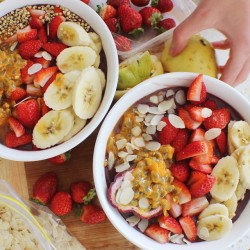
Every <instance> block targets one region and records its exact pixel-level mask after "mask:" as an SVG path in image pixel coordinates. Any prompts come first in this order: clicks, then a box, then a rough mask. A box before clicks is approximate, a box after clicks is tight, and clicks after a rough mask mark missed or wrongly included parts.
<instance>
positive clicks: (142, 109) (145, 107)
mask: <svg viewBox="0 0 250 250" xmlns="http://www.w3.org/2000/svg"><path fill="white" fill-rule="evenodd" d="M137 110H138V111H139V112H140V113H141V114H146V113H147V112H148V110H149V106H148V105H147V104H139V105H138V106H137Z"/></svg>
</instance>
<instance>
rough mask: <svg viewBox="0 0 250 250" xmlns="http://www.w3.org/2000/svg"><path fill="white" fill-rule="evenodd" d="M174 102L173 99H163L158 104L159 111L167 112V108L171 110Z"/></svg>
mask: <svg viewBox="0 0 250 250" xmlns="http://www.w3.org/2000/svg"><path fill="white" fill-rule="evenodd" d="M172 104H173V101H172V99H169V100H165V101H162V102H161V103H159V105H158V110H159V112H166V111H167V110H169V109H170V108H171V107H172Z"/></svg>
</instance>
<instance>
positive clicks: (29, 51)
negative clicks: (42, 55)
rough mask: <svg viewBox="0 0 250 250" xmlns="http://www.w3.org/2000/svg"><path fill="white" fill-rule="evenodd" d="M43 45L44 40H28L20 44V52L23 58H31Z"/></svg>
mask: <svg viewBox="0 0 250 250" xmlns="http://www.w3.org/2000/svg"><path fill="white" fill-rule="evenodd" d="M41 47H42V42H41V41H40V40H30V41H26V42H23V43H21V44H20V45H19V54H20V55H21V57H22V58H23V59H29V58H31V57H33V56H34V55H35V54H36V53H37V52H38V51H39V49H40V48H41Z"/></svg>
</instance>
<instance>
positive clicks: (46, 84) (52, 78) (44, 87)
mask: <svg viewBox="0 0 250 250" xmlns="http://www.w3.org/2000/svg"><path fill="white" fill-rule="evenodd" d="M57 74H58V72H56V73H54V74H53V75H52V76H51V77H50V79H49V80H48V81H47V82H46V83H45V85H44V86H43V87H41V89H42V92H43V93H44V92H45V91H46V89H47V88H48V87H49V85H50V84H51V83H52V82H54V81H55V79H56V75H57Z"/></svg>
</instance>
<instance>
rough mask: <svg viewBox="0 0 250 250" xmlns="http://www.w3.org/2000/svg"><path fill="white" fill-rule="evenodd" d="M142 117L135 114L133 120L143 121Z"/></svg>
mask: <svg viewBox="0 0 250 250" xmlns="http://www.w3.org/2000/svg"><path fill="white" fill-rule="evenodd" d="M143 120H144V118H143V117H140V116H136V117H135V121H136V122H138V123H140V122H143Z"/></svg>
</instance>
